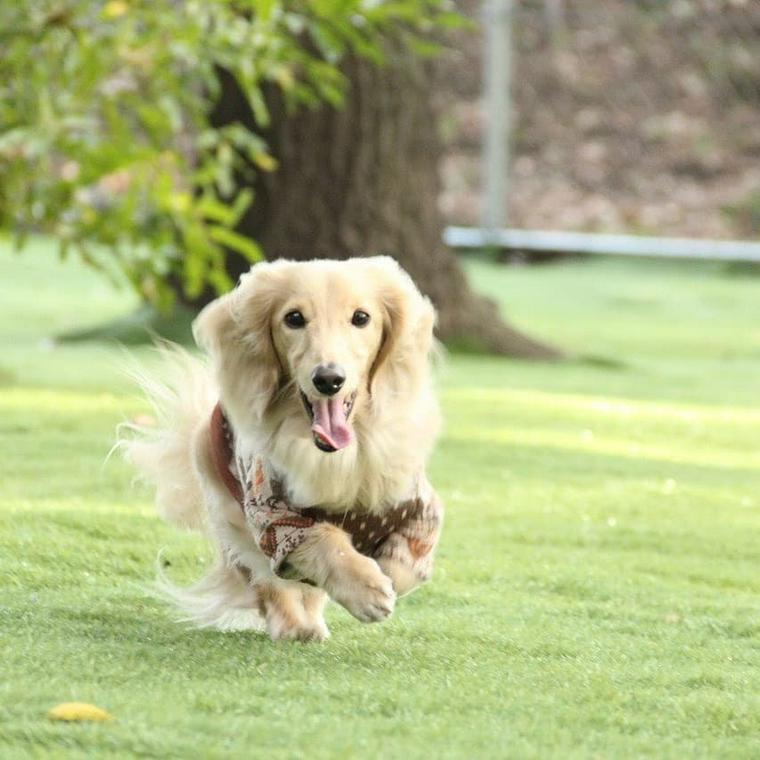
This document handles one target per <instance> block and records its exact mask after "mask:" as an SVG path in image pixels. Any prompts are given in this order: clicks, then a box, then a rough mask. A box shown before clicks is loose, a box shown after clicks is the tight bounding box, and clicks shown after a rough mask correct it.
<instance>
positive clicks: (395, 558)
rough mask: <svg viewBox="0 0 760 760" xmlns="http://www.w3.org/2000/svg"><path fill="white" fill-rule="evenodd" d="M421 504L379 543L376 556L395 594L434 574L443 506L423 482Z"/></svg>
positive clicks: (417, 584)
mask: <svg viewBox="0 0 760 760" xmlns="http://www.w3.org/2000/svg"><path fill="white" fill-rule="evenodd" d="M419 504H420V506H421V508H420V509H418V510H417V511H416V512H415V513H414V515H413V516H412V517H410V518H409V519H408V520H407V521H406V522H405V523H403V524H402V525H401V526H400V527H399V528H398V530H396V531H395V532H394V533H391V535H390V536H388V538H387V539H386V540H385V541H384V542H383V543H382V544H381V545H380V547H379V548H378V549H377V551H376V552H375V559H376V560H377V562H378V564H379V565H380V568H381V569H382V571H383V572H384V573H385V574H386V575H387V576H389V577H390V579H391V580H392V581H393V588H394V590H395V592H396V594H398V596H403V595H404V594H408V593H409V592H410V591H413V590H414V589H415V588H416V587H417V586H419V585H420V584H421V583H424V582H425V581H427V580H429V579H430V576H431V575H432V574H433V552H434V551H435V547H436V545H437V544H438V539H439V538H440V536H441V527H442V525H443V506H442V504H441V501H440V499H439V498H438V496H437V495H436V493H435V491H433V489H432V487H430V486H429V484H427V483H425V486H424V489H423V493H422V497H421V498H420V501H419Z"/></svg>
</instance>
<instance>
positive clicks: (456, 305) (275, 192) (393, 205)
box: [213, 53, 562, 359]
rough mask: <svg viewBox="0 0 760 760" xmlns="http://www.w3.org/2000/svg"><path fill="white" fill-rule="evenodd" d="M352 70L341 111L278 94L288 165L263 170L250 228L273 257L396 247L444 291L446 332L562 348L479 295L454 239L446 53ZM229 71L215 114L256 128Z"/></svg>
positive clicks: (504, 346) (478, 344)
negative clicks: (447, 166)
mask: <svg viewBox="0 0 760 760" xmlns="http://www.w3.org/2000/svg"><path fill="white" fill-rule="evenodd" d="M343 71H344V73H345V74H346V77H347V80H348V82H349V86H348V91H347V92H346V98H345V105H344V106H343V107H342V108H341V109H336V108H333V107H330V106H327V105H325V106H321V107H319V108H316V109H306V108H301V109H298V110H297V111H296V112H295V113H293V112H291V111H289V109H288V108H286V105H285V103H284V100H283V98H282V96H281V94H280V93H279V92H278V91H276V90H274V89H273V90H272V92H270V93H269V96H268V105H269V108H270V111H271V127H270V128H269V129H268V130H265V132H264V134H265V137H266V139H267V141H268V143H269V146H270V150H271V153H272V155H273V156H274V157H275V158H276V159H277V161H278V163H279V168H278V169H277V171H275V172H271V173H263V172H259V173H258V175H257V179H256V183H255V188H254V190H255V200H254V203H253V204H252V206H251V207H250V209H249V210H248V212H247V213H246V214H245V216H244V218H243V219H242V220H241V222H240V225H239V227H238V231H239V232H242V233H243V234H245V235H247V236H250V237H251V238H253V239H255V240H257V241H258V242H259V243H260V244H261V246H262V247H263V249H264V251H265V254H266V256H267V258H269V259H274V258H278V257H285V258H290V259H296V260H305V259H312V258H335V259H345V258H349V257H351V256H357V255H375V254H389V255H391V256H393V257H394V258H396V259H397V260H398V261H399V263H400V264H401V265H402V266H403V267H404V268H405V269H406V270H407V271H408V272H409V273H410V274H411V276H412V277H413V278H414V280H415V282H416V283H417V284H418V286H419V287H420V289H421V290H422V291H423V292H424V293H426V294H427V295H428V296H430V298H431V299H432V301H433V303H434V304H435V306H436V308H437V309H438V313H439V323H438V335H439V337H440V338H441V339H442V340H444V341H446V342H450V343H454V344H456V345H460V346H461V345H465V346H468V347H471V348H475V349H478V350H486V351H490V352H494V353H498V354H505V355H511V356H518V357H525V358H533V359H556V358H560V357H561V356H562V354H561V352H559V351H558V350H556V349H555V348H553V347H551V346H547V345H545V344H543V343H541V342H539V341H536V340H533V339H531V338H529V337H527V336H525V335H523V334H522V333H520V332H518V331H516V330H515V329H513V328H511V327H510V326H508V325H507V324H506V323H505V322H504V321H503V319H502V317H501V315H500V313H499V310H498V308H497V306H496V304H495V303H493V302H492V301H490V300H489V299H486V298H484V297H482V296H480V295H477V294H476V293H474V292H473V291H472V289H471V288H470V286H469V284H468V282H467V279H466V277H465V275H464V272H463V271H462V268H461V267H460V265H459V262H458V261H457V258H456V256H455V255H454V254H453V252H452V251H450V250H449V249H448V248H447V247H446V246H445V245H444V244H443V242H442V238H441V233H442V228H443V221H442V218H441V214H440V211H439V208H438V196H439V176H438V167H439V159H440V157H441V140H440V137H439V134H438V119H437V118H436V117H437V114H436V108H435V105H434V101H433V97H432V96H431V93H432V91H433V88H434V86H435V66H434V63H433V62H432V61H431V60H420V59H419V58H417V57H415V56H413V55H412V54H411V53H395V54H394V55H393V56H389V61H388V62H387V64H385V65H384V66H382V67H378V66H376V65H374V64H373V63H371V62H369V61H366V60H359V59H356V58H349V59H348V60H347V61H346V62H345V63H344V66H343ZM222 81H223V87H222V96H221V98H220V101H219V103H218V105H217V107H216V109H215V112H214V114H213V122H214V123H215V124H216V125H221V124H228V123H231V122H235V121H238V122H242V123H243V124H246V125H248V126H249V127H250V128H254V126H255V125H254V123H253V117H252V115H251V113H250V111H249V109H248V108H247V107H246V104H245V101H244V99H243V97H242V95H241V93H240V91H239V89H238V88H237V85H236V83H235V81H234V80H233V79H232V78H231V77H229V76H223V80H222ZM258 131H259V132H261V129H258ZM230 269H231V274H233V275H237V274H239V273H240V272H241V271H244V270H245V269H247V264H246V263H245V262H243V261H241V260H240V259H232V260H231V261H230Z"/></svg>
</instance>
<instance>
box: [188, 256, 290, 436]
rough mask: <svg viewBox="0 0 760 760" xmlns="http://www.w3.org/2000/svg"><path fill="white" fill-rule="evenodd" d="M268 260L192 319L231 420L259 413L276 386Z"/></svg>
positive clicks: (272, 294) (278, 375) (277, 375)
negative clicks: (209, 359)
mask: <svg viewBox="0 0 760 760" xmlns="http://www.w3.org/2000/svg"><path fill="white" fill-rule="evenodd" d="M271 268H272V265H271V264H267V263H262V264H256V265H255V266H254V267H252V268H251V271H250V272H249V273H248V274H246V275H243V277H242V278H241V280H240V284H239V285H238V286H237V287H236V288H235V290H233V291H232V292H230V293H227V294H226V295H223V296H221V297H220V298H217V299H216V300H215V301H212V302H211V303H210V304H209V305H208V306H206V307H205V308H204V309H203V311H201V313H200V314H199V315H198V317H196V319H195V321H194V322H193V337H194V338H195V342H196V343H197V344H198V345H199V346H200V347H201V348H202V349H203V350H204V351H205V352H206V353H207V354H208V355H209V356H210V358H211V360H212V363H213V366H214V370H215V372H216V376H217V379H218V381H219V385H220V390H221V396H222V399H221V400H222V403H223V404H224V406H225V409H226V410H227V411H228V412H229V413H230V414H231V416H232V417H233V418H237V419H233V422H237V423H238V424H242V423H243V419H244V418H248V417H250V416H254V417H261V416H262V415H263V414H264V412H265V411H266V409H267V407H268V406H269V405H270V403H271V402H272V400H273V398H274V396H275V394H276V393H277V390H278V389H279V386H280V379H281V366H280V362H279V359H278V357H277V353H276V351H275V348H274V343H273V341H272V325H271V319H272V310H273V308H274V304H275V301H274V298H275V295H276V289H275V288H274V287H273V283H272V272H271Z"/></svg>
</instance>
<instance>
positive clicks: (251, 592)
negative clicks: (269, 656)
mask: <svg viewBox="0 0 760 760" xmlns="http://www.w3.org/2000/svg"><path fill="white" fill-rule="evenodd" d="M156 586H157V588H156V590H157V591H158V593H159V594H160V596H161V597H162V598H163V599H166V600H168V601H169V602H171V603H172V604H173V605H174V606H175V608H176V609H177V611H178V613H179V618H178V619H179V622H182V623H190V624H191V625H193V626H195V627H197V628H216V629H217V630H219V631H263V630H264V620H263V618H262V617H261V615H260V614H259V612H258V596H257V594H256V591H255V589H254V588H252V587H251V585H250V584H249V583H247V582H246V580H245V578H244V577H243V576H242V575H241V574H240V573H239V572H238V571H237V570H235V569H234V568H232V567H230V566H229V564H228V563H227V562H226V561H225V560H224V559H223V558H221V557H220V558H218V559H217V561H216V564H215V565H214V566H213V567H212V568H211V569H210V570H209V571H208V572H207V573H206V575H204V576H203V578H201V580H199V581H198V582H197V583H195V584H194V585H192V586H190V587H189V588H180V587H179V586H175V585H174V584H173V583H172V582H171V581H170V580H169V579H168V578H167V577H166V575H165V574H164V573H163V571H162V569H161V568H160V567H159V568H158V581H157V584H156Z"/></svg>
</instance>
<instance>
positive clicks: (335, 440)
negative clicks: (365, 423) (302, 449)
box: [311, 398, 353, 449]
mask: <svg viewBox="0 0 760 760" xmlns="http://www.w3.org/2000/svg"><path fill="white" fill-rule="evenodd" d="M312 408H313V409H314V422H313V423H312V426H311V431H312V433H314V434H315V435H318V436H319V437H320V438H321V439H322V440H323V441H325V443H328V444H329V445H330V446H332V448H334V449H345V448H346V446H348V444H349V443H351V440H352V438H353V436H352V435H351V428H350V427H349V426H348V423H347V422H346V414H345V412H344V411H343V401H342V399H336V398H331V399H325V398H321V399H319V400H317V401H313V402H312Z"/></svg>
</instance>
